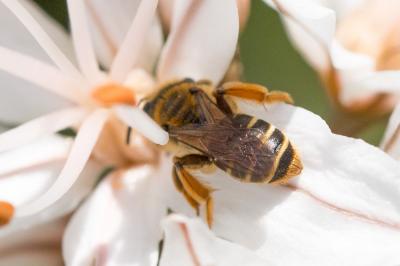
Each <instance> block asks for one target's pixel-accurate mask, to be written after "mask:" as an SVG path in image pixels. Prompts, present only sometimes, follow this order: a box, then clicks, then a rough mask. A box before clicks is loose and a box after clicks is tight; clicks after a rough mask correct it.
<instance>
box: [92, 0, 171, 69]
mask: <svg viewBox="0 0 400 266" xmlns="http://www.w3.org/2000/svg"><path fill="white" fill-rule="evenodd" d="M86 4H87V10H88V13H89V16H88V17H89V23H90V25H91V29H92V38H93V40H94V46H95V49H96V53H97V56H98V58H99V61H100V62H101V63H102V65H103V66H104V67H105V68H107V69H108V68H109V67H110V66H111V63H112V61H113V59H114V57H115V55H116V54H117V52H118V48H119V47H120V45H121V44H122V42H123V41H124V38H125V37H126V35H127V32H128V30H129V28H130V27H131V24H132V21H133V19H134V17H135V15H136V14H137V9H138V6H139V4H140V1H139V0H134V1H127V0H118V1H114V2H113V4H112V5H110V3H109V1H106V0H88V1H86ZM150 17H151V16H150ZM146 33H147V35H146V36H147V37H146V40H145V42H146V43H145V45H139V44H140V43H135V46H136V47H138V49H139V46H141V47H140V49H139V51H140V53H139V55H138V58H136V59H135V58H134V61H132V60H127V62H128V63H129V64H131V65H132V66H133V65H136V66H138V67H141V68H144V69H146V70H147V71H149V72H151V71H153V68H154V64H155V62H156V60H157V57H158V54H159V52H160V50H161V47H162V44H163V35H162V31H161V25H160V22H159V20H158V18H157V17H155V18H154V19H153V23H152V25H151V28H150V30H148V31H147V32H146ZM142 37H143V36H142ZM142 37H141V38H142ZM138 40H140V38H138ZM135 41H136V40H135ZM135 53H137V52H135ZM131 62H133V63H131Z"/></svg>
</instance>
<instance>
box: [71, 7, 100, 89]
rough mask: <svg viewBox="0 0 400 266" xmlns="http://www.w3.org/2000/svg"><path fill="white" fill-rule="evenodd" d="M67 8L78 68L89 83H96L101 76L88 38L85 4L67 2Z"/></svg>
mask: <svg viewBox="0 0 400 266" xmlns="http://www.w3.org/2000/svg"><path fill="white" fill-rule="evenodd" d="M67 6H68V14H69V20H70V23H71V32H72V40H73V42H74V48H75V53H76V57H77V60H78V64H79V67H80V69H81V71H82V72H83V73H84V75H85V76H86V78H87V79H88V80H89V81H90V82H91V83H96V82H97V81H99V80H101V74H100V69H99V65H98V63H97V60H96V56H95V53H94V48H93V43H92V40H91V38H90V32H89V25H88V21H87V18H86V11H85V4H84V2H83V1H76V0H67Z"/></svg>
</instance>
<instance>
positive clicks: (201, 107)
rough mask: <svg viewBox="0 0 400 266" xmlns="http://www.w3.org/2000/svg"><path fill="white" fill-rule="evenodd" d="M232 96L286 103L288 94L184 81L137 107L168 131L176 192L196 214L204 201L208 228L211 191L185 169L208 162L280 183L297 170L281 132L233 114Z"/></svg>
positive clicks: (245, 177)
mask: <svg viewBox="0 0 400 266" xmlns="http://www.w3.org/2000/svg"><path fill="white" fill-rule="evenodd" d="M227 96H228V97H227ZM232 96H233V97H232ZM234 97H239V98H243V99H246V100H251V101H255V102H257V103H272V102H288V103H291V102H292V100H291V97H290V95H289V94H287V93H284V92H279V91H273V92H269V91H268V90H267V88H265V87H263V86H260V85H256V84H250V83H241V82H229V83H224V84H223V85H222V86H220V87H218V88H216V89H214V87H213V86H212V85H211V83H210V82H208V81H197V82H195V81H194V80H192V79H184V80H180V81H177V82H174V83H170V84H168V85H166V86H164V87H162V88H161V89H160V90H159V91H158V93H157V94H156V95H153V96H152V97H150V100H146V101H145V104H144V107H143V109H144V111H145V112H146V113H147V114H149V115H150V117H152V118H153V119H154V120H155V121H156V122H157V123H158V124H159V125H160V126H161V127H163V128H164V129H165V130H166V131H167V132H168V133H169V135H170V142H169V143H168V145H167V150H169V151H172V152H173V154H174V156H175V157H174V166H173V171H172V172H173V173H172V174H173V179H174V183H175V186H176V188H177V190H178V191H180V192H181V193H182V194H183V196H184V197H185V198H186V200H187V201H188V203H189V204H190V205H191V206H192V207H193V208H194V209H195V210H196V212H197V214H199V208H200V206H201V205H204V204H205V207H206V220H207V223H208V225H209V226H210V227H211V225H212V222H213V198H212V192H213V189H212V188H211V187H210V186H209V185H206V184H203V182H201V181H199V180H198V179H197V178H196V177H195V176H193V175H192V174H191V173H190V172H191V170H199V169H205V168H206V167H207V166H214V167H217V168H219V169H221V170H222V171H225V172H226V173H228V174H229V175H230V176H232V177H233V178H235V179H237V180H239V181H241V182H248V183H272V184H283V183H286V182H287V180H288V179H290V178H291V177H293V176H296V175H299V174H300V172H301V171H302V168H303V167H302V163H301V161H300V158H299V156H298V153H297V152H296V150H295V148H294V146H293V145H292V143H291V142H290V141H289V139H288V138H287V137H286V136H285V134H284V133H283V132H282V131H280V130H279V129H277V128H276V127H274V126H273V125H272V124H270V123H268V122H266V121H264V120H261V119H258V118H256V117H253V116H250V115H247V114H242V113H237V112H235V111H234V110H235V109H236V107H235V102H234V101H233V99H234Z"/></svg>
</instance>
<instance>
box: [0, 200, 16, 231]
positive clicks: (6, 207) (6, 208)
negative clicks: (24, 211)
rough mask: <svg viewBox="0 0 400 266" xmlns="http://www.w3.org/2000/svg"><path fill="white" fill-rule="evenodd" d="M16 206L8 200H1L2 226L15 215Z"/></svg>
mask: <svg viewBox="0 0 400 266" xmlns="http://www.w3.org/2000/svg"><path fill="white" fill-rule="evenodd" d="M14 210H15V208H14V206H13V205H11V204H10V203H8V202H6V201H0V226H2V225H6V224H8V223H9V222H10V220H11V218H12V217H13V215H14Z"/></svg>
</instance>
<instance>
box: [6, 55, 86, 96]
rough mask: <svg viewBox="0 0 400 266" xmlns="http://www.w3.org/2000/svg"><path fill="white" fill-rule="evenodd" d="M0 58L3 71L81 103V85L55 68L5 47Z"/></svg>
mask: <svg viewBox="0 0 400 266" xmlns="http://www.w3.org/2000/svg"><path fill="white" fill-rule="evenodd" d="M0 57H1V59H2V60H1V61H0V69H1V70H3V71H6V72H8V73H10V74H11V75H14V76H16V77H19V78H22V79H24V80H26V81H29V82H31V83H34V84H37V85H39V86H41V87H42V88H44V89H47V90H50V91H51V92H54V93H56V94H58V95H60V96H63V97H65V98H67V99H68V100H71V101H74V102H79V99H80V97H79V96H80V95H79V92H78V91H77V89H78V88H80V85H81V84H80V83H79V82H78V81H77V80H75V79H71V78H69V77H68V76H66V75H65V74H64V73H62V72H60V71H59V70H57V69H56V68H55V67H52V66H50V65H47V64H46V63H43V62H41V61H39V60H37V59H35V58H33V57H29V56H26V55H23V54H20V53H18V52H14V51H12V50H10V49H7V48H5V47H0Z"/></svg>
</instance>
